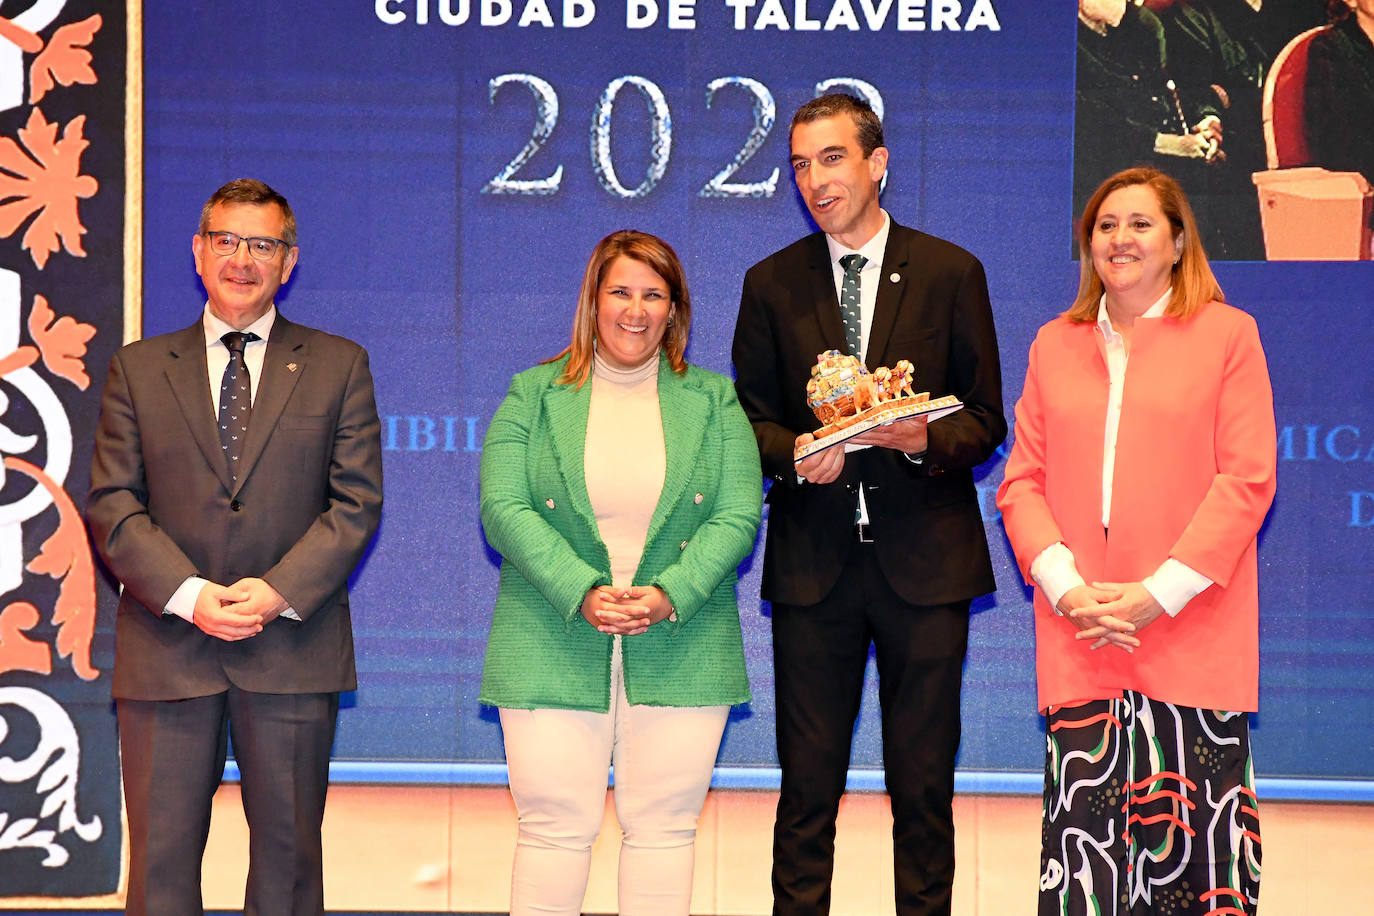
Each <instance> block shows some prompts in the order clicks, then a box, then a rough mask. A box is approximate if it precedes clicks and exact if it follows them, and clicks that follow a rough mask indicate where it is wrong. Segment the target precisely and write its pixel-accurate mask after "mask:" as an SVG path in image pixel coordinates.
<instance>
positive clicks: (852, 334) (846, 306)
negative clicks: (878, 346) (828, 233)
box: [840, 254, 868, 359]
mask: <svg viewBox="0 0 1374 916" xmlns="http://www.w3.org/2000/svg"><path fill="white" fill-rule="evenodd" d="M867 263H868V258H866V257H864V256H863V255H861V254H847V255H845V256H844V257H842V258H840V266H841V267H843V268H844V279H843V280H841V281H840V318H842V319H843V320H844V342H845V344H846V345H847V346H848V347H849V355H850V356H852V357H854V358H855V359H863V353H862V348H863V339H864V338H863V319H862V317H861V313H860V309H859V271H861V270H863V269H864V265H865V264H867Z"/></svg>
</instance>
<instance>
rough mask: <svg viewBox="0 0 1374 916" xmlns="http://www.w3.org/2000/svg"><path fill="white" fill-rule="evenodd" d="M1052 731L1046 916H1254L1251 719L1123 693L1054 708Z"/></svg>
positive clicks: (1043, 885)
mask: <svg viewBox="0 0 1374 916" xmlns="http://www.w3.org/2000/svg"><path fill="white" fill-rule="evenodd" d="M1046 725H1047V732H1048V733H1047V736H1046V738H1047V740H1046V749H1045V797H1044V805H1045V810H1044V820H1043V827H1042V836H1041V847H1040V909H1039V914H1040V916H1081V914H1085V916H1109V914H1111V916H1145V914H1151V916H1154V914H1162V916H1253V914H1254V913H1255V911H1256V905H1257V903H1258V901H1259V880H1260V833H1259V811H1258V809H1257V801H1256V798H1255V790H1254V769H1253V766H1252V763H1251V760H1250V723H1249V718H1248V717H1247V716H1246V714H1245V713H1243V712H1217V711H1214V710H1210V709H1196V708H1194V707H1191V706H1176V705H1174V704H1173V703H1164V702H1161V701H1159V700H1152V699H1150V698H1149V697H1147V696H1144V695H1143V694H1140V693H1136V692H1134V691H1127V692H1126V694H1125V695H1124V696H1123V697H1121V698H1120V699H1114V700H1091V701H1088V702H1084V703H1076V704H1069V705H1065V706H1051V707H1050V709H1049V714H1048V716H1047V718H1046Z"/></svg>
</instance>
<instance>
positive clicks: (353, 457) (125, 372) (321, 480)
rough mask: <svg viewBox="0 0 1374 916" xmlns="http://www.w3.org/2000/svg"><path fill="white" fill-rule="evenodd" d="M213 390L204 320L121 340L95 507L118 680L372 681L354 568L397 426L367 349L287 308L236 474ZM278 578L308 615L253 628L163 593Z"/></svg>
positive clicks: (161, 694)
mask: <svg viewBox="0 0 1374 916" xmlns="http://www.w3.org/2000/svg"><path fill="white" fill-rule="evenodd" d="M215 414H216V405H215V404H214V403H213V401H212V398H211V396H210V386H209V382H208V369H207V368H206V355H205V332H204V330H203V326H202V323H201V322H200V321H197V322H196V323H195V324H194V325H192V326H191V327H189V328H186V329H184V330H182V331H177V332H174V333H171V334H163V335H159V336H156V337H150V338H147V339H145V340H140V341H136V342H134V343H131V344H129V345H127V346H125V347H123V348H122V349H120V350H119V351H118V352H117V353H116V354H115V355H114V358H113V360H112V361H111V364H110V373H109V376H108V378H107V379H106V382H105V390H104V393H103V395H102V400H101V410H100V423H99V426H98V428H97V431H96V440H95V452H94V455H93V457H92V460H91V495H90V499H89V501H88V503H87V509H86V512H87V518H88V520H89V522H90V528H91V533H92V536H93V537H94V540H95V544H96V546H97V548H98V549H99V551H100V555H101V557H102V558H103V559H104V560H105V563H106V564H107V565H108V567H109V568H110V570H111V571H112V572H113V573H114V574H115V576H116V577H117V578H118V579H119V581H120V582H121V583H122V584H123V586H124V590H123V593H122V595H121V596H120V601H119V610H118V614H117V618H116V622H115V669H114V688H113V689H114V695H115V696H116V697H121V698H127V699H136V700H175V699H186V698H190V697H198V696H208V695H211V694H214V693H219V692H222V691H224V690H226V689H227V688H228V687H229V685H230V684H233V685H236V686H238V687H240V688H242V689H245V690H250V691H256V692H263V693H319V692H333V691H340V690H351V689H353V687H355V686H356V683H357V681H356V674H355V671H354V659H353V634H352V623H351V617H350V613H349V604H348V589H347V583H348V577H349V576H350V575H351V574H352V573H353V570H354V568H355V567H356V566H357V564H358V561H359V559H360V558H361V557H362V555H363V551H364V550H365V549H366V547H367V545H368V543H369V541H370V540H371V539H372V535H373V532H374V531H375V530H376V528H377V524H378V520H379V518H380V515H381V505H382V456H381V425H380V423H379V421H378V418H377V406H376V402H375V400H374V396H373V385H372V375H371V372H370V371H369V369H368V360H367V352H366V351H365V350H363V348H362V347H360V346H358V345H357V344H355V343H353V342H352V341H349V340H345V339H344V338H342V337H335V336H334V335H332V334H326V333H324V332H323V331H316V330H313V329H311V328H307V327H303V326H301V325H298V324H294V323H292V322H290V321H287V320H286V319H285V318H284V317H282V316H281V315H280V314H278V316H277V318H276V320H275V321H274V322H273V324H272V331H271V333H270V335H269V336H268V341H267V351H266V354H265V355H264V358H263V367H262V375H261V378H260V379H259V382H258V391H257V396H256V398H255V399H254V402H253V411H252V416H251V419H250V421H249V426H248V437H247V440H246V441H245V443H244V448H243V453H242V456H241V458H240V462H241V465H240V471H239V475H238V478H237V480H235V478H234V477H233V475H232V474H231V473H230V471H229V466H228V459H227V458H226V457H225V455H224V451H223V449H222V448H221V445H220V439H219V432H218V429H217V427H216V417H215ZM192 575H198V576H201V577H203V578H205V579H208V580H210V581H211V582H215V583H218V584H220V585H230V584H232V583H233V582H235V581H237V580H238V579H240V578H243V577H259V578H262V579H264V580H265V581H266V582H267V583H268V584H269V585H271V586H272V587H273V588H274V589H276V591H277V592H278V593H279V594H280V595H281V596H282V597H283V598H285V599H286V601H287V603H288V604H289V605H290V606H291V607H292V608H294V609H295V611H296V612H297V614H298V615H299V616H300V618H301V619H300V620H299V621H296V620H291V619H288V618H284V617H278V618H276V619H275V620H272V621H271V622H269V623H268V624H267V625H266V627H265V628H264V629H263V631H262V632H261V633H259V634H258V635H256V636H253V637H251V638H248V639H243V640H239V641H236V642H225V641H223V640H219V639H216V638H213V637H211V636H207V635H206V634H205V633H204V632H202V631H201V630H200V629H198V628H197V627H195V626H194V625H193V624H191V623H189V622H187V621H185V620H183V619H181V618H180V617H177V616H174V615H171V614H164V613H163V608H164V607H165V606H166V604H167V602H168V600H169V599H170V598H171V597H172V594H173V593H174V592H175V591H176V590H177V588H178V587H179V586H180V585H181V584H182V582H184V581H185V580H186V578H187V577H189V576H192Z"/></svg>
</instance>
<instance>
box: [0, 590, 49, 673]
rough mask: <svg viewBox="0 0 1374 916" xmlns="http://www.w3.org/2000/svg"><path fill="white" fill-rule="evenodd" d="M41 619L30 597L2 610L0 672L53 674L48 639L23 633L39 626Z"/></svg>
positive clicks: (0, 623)
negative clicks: (40, 640) (37, 638)
mask: <svg viewBox="0 0 1374 916" xmlns="http://www.w3.org/2000/svg"><path fill="white" fill-rule="evenodd" d="M38 620H39V615H38V608H36V607H34V606H33V605H32V604H29V603H28V602H27V601H16V602H14V603H13V604H10V605H8V606H7V607H6V608H5V609H4V610H3V611H0V674H4V673H6V672H7V671H32V672H33V673H34V674H52V654H51V653H50V652H49V650H48V646H47V643H42V642H39V641H37V640H34V639H29V638H28V637H27V636H25V635H24V631H25V630H32V629H33V628H34V627H36V626H38Z"/></svg>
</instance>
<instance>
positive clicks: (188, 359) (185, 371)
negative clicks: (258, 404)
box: [165, 321, 233, 490]
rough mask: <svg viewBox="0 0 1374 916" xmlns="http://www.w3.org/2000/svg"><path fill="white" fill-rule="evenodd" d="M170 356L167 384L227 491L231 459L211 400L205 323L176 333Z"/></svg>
mask: <svg viewBox="0 0 1374 916" xmlns="http://www.w3.org/2000/svg"><path fill="white" fill-rule="evenodd" d="M168 355H169V356H170V357H171V360H170V365H168V367H167V371H166V373H165V374H166V377H167V384H168V386H169V387H170V388H171V389H172V397H174V398H175V399H176V402H177V406H178V407H179V408H180V409H181V415H182V417H184V418H185V420H186V425H187V426H188V427H190V429H191V437H192V438H193V439H195V441H196V446H197V447H198V448H199V449H200V451H201V454H203V455H204V456H205V461H206V463H207V464H209V465H210V469H211V470H213V471H214V472H215V476H216V477H218V478H219V481H220V483H221V484H223V485H224V489H225V490H230V489H232V485H233V480H232V478H231V477H230V474H229V462H228V460H226V459H225V457H224V448H223V447H222V446H221V445H220V441H219V430H218V429H217V428H216V426H215V424H216V423H217V422H218V420H217V419H216V418H215V405H214V403H213V402H212V401H211V399H210V370H209V369H208V368H207V367H206V363H205V326H204V325H203V324H202V323H201V322H200V321H197V322H196V323H195V324H194V325H192V326H191V327H189V328H187V329H186V330H184V331H181V332H179V333H177V334H176V335H175V336H174V337H172V339H171V343H170V344H169V346H168Z"/></svg>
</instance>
